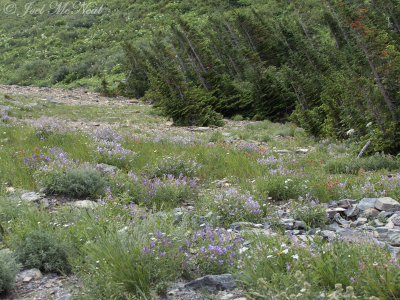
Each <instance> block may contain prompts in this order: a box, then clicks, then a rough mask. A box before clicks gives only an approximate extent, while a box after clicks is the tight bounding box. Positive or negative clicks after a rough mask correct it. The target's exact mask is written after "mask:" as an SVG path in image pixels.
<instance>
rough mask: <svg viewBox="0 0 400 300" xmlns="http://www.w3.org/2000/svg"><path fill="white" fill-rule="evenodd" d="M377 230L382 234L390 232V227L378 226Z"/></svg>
mask: <svg viewBox="0 0 400 300" xmlns="http://www.w3.org/2000/svg"><path fill="white" fill-rule="evenodd" d="M375 231H376V232H378V233H379V234H380V235H381V234H385V233H388V231H389V228H387V227H376V228H375Z"/></svg>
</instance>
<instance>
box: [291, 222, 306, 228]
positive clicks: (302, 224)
mask: <svg viewBox="0 0 400 300" xmlns="http://www.w3.org/2000/svg"><path fill="white" fill-rule="evenodd" d="M294 228H295V229H306V228H307V225H306V224H305V223H304V222H303V221H295V222H294Z"/></svg>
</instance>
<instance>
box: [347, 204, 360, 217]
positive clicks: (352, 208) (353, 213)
mask: <svg viewBox="0 0 400 300" xmlns="http://www.w3.org/2000/svg"><path fill="white" fill-rule="evenodd" d="M359 212H360V209H359V208H358V207H357V206H350V207H349V208H348V209H346V210H345V211H344V214H345V215H346V216H347V217H348V218H352V217H355V216H357V215H358V213H359Z"/></svg>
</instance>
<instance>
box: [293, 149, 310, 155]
mask: <svg viewBox="0 0 400 300" xmlns="http://www.w3.org/2000/svg"><path fill="white" fill-rule="evenodd" d="M308 151H309V150H308V149H297V150H296V154H307V153H308Z"/></svg>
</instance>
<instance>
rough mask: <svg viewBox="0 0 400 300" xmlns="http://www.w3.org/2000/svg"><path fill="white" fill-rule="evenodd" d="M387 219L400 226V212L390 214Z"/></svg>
mask: <svg viewBox="0 0 400 300" xmlns="http://www.w3.org/2000/svg"><path fill="white" fill-rule="evenodd" d="M389 221H390V222H392V223H393V225H394V226H400V214H399V215H393V216H391V217H390V218H389Z"/></svg>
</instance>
